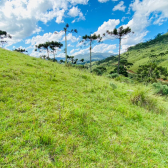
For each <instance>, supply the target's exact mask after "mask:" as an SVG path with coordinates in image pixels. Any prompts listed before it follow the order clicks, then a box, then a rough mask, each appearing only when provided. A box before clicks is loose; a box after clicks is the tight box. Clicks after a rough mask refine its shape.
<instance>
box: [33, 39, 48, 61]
mask: <svg viewBox="0 0 168 168" xmlns="http://www.w3.org/2000/svg"><path fill="white" fill-rule="evenodd" d="M49 46H50V42H46V43H44V44H39V45H35V47H36V49H35V51H39V52H42V51H43V50H46V51H47V55H48V56H47V59H49V58H50V57H49Z"/></svg>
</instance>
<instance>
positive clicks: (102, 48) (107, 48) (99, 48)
mask: <svg viewBox="0 0 168 168" xmlns="http://www.w3.org/2000/svg"><path fill="white" fill-rule="evenodd" d="M115 49H116V44H112V45H110V44H98V45H95V46H94V47H93V49H92V52H93V53H114V50H115ZM76 50H79V51H78V52H75V51H76ZM89 52H90V50H89V47H87V48H85V49H73V50H71V52H70V53H71V54H73V55H74V56H76V55H80V54H87V53H89Z"/></svg>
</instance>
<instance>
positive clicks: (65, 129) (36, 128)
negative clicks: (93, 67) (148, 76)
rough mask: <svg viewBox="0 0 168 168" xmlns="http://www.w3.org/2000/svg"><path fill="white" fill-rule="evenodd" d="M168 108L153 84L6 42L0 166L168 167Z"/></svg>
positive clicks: (0, 57)
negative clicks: (35, 55) (93, 71)
mask: <svg viewBox="0 0 168 168" xmlns="http://www.w3.org/2000/svg"><path fill="white" fill-rule="evenodd" d="M167 111H168V102H167V99H164V98H162V97H160V96H157V95H155V94H154V91H153V89H152V88H151V87H150V86H148V87H147V86H143V85H140V84H138V83H135V84H134V83H128V82H127V83H126V82H125V81H122V82H120V81H115V80H112V79H107V78H105V77H103V76H102V77H99V76H95V75H94V74H90V73H88V72H87V71H86V70H78V69H75V68H73V67H65V66H63V65H60V64H58V63H54V62H50V61H46V60H42V59H38V58H33V57H29V56H27V55H24V54H21V53H17V52H11V51H7V50H3V49H0V130H1V131H0V167H24V168H25V167H123V168H124V167H167V165H168V153H167V149H168V132H167V126H168V123H167Z"/></svg>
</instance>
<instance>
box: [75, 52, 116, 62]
mask: <svg viewBox="0 0 168 168" xmlns="http://www.w3.org/2000/svg"><path fill="white" fill-rule="evenodd" d="M111 55H115V54H111V53H92V61H100V60H103V59H105V58H107V57H110V56H111ZM75 58H77V59H78V60H81V59H82V58H83V59H84V60H85V62H87V61H90V53H88V54H80V55H77V56H75Z"/></svg>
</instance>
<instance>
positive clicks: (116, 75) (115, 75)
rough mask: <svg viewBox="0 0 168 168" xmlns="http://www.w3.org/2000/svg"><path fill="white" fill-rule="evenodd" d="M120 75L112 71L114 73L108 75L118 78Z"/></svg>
mask: <svg viewBox="0 0 168 168" xmlns="http://www.w3.org/2000/svg"><path fill="white" fill-rule="evenodd" d="M118 76H119V75H118V74H117V73H112V74H109V75H107V77H108V78H113V79H114V78H117V77H118Z"/></svg>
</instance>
